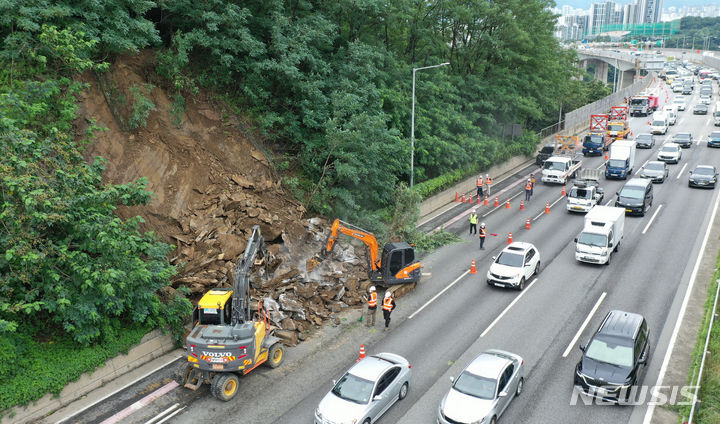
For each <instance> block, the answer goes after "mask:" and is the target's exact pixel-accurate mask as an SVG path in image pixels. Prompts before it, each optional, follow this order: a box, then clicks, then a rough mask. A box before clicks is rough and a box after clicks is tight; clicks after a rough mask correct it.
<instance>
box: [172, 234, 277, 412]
mask: <svg viewBox="0 0 720 424" xmlns="http://www.w3.org/2000/svg"><path fill="white" fill-rule="evenodd" d="M268 262H269V259H268V252H267V249H266V248H265V240H264V239H263V236H262V233H261V231H260V227H259V226H257V225H256V226H255V227H253V232H252V235H251V236H250V239H249V240H248V244H247V247H246V248H245V253H244V254H243V257H242V258H240V260H238V263H237V265H236V267H235V272H234V287H233V288H232V289H229V288H216V289H212V290H210V291H209V292H207V293H206V294H205V295H204V296H203V297H202V298H201V299H200V301H199V302H198V304H197V307H196V308H195V310H194V311H193V326H194V327H193V329H192V330H191V331H190V334H188V336H187V340H186V345H187V352H186V353H187V359H186V360H185V361H183V363H182V364H181V365H180V367H179V368H178V369H177V372H176V380H177V381H178V383H180V384H181V385H183V386H185V387H187V388H189V389H192V390H197V388H198V387H200V385H202V383H208V384H210V392H211V393H212V395H213V396H215V397H216V398H218V399H220V400H224V401H229V400H230V399H232V398H233V397H234V396H235V395H236V394H237V392H238V385H239V383H240V380H239V378H238V377H239V376H242V375H245V374H247V373H249V372H250V371H252V370H253V369H255V368H256V367H257V366H259V365H261V364H263V363H264V364H266V365H267V366H269V367H271V368H276V367H278V366H279V365H280V364H281V363H282V361H283V358H284V351H283V348H282V345H281V344H280V339H279V338H277V337H275V336H272V335H271V334H270V333H269V330H268V320H267V315H266V314H265V311H264V309H263V307H262V302H258V307H257V311H253V310H251V307H250V270H251V268H252V267H253V266H254V265H257V266H260V265H264V266H266V267H267V266H268ZM266 271H267V269H266Z"/></svg>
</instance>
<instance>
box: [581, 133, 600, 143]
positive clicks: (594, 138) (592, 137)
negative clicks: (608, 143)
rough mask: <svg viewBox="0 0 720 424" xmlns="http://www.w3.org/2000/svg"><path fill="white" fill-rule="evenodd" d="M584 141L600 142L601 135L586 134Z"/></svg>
mask: <svg viewBox="0 0 720 424" xmlns="http://www.w3.org/2000/svg"><path fill="white" fill-rule="evenodd" d="M585 142H586V143H602V136H601V135H586V136H585Z"/></svg>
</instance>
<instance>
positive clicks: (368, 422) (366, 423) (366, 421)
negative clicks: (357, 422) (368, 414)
mask: <svg viewBox="0 0 720 424" xmlns="http://www.w3.org/2000/svg"><path fill="white" fill-rule="evenodd" d="M370 422H371V421H370V418H368V419H367V420H365V421H363V424H370Z"/></svg>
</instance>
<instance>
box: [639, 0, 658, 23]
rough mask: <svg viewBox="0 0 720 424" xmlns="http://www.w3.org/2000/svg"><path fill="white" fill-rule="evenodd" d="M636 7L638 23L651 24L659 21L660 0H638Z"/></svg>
mask: <svg viewBox="0 0 720 424" xmlns="http://www.w3.org/2000/svg"><path fill="white" fill-rule="evenodd" d="M638 9H639V12H640V19H639V20H638V23H640V24H653V23H656V22H660V14H661V11H662V0H638Z"/></svg>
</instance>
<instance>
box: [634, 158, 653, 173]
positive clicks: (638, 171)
mask: <svg viewBox="0 0 720 424" xmlns="http://www.w3.org/2000/svg"><path fill="white" fill-rule="evenodd" d="M649 161H650V159H648V160H646V161H645V162H644V163H643V164H642V166H640V168H638V170H637V171H635V175H637V174H639V173H640V171H642V169H643V166H645V165H647V163H648V162H649Z"/></svg>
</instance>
